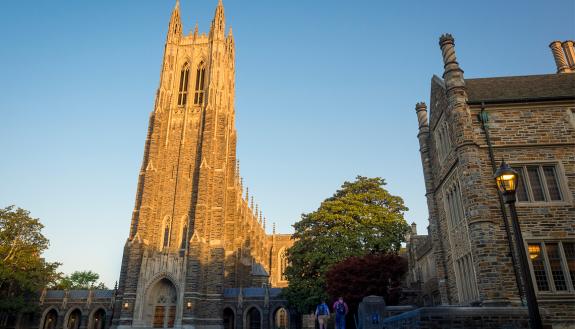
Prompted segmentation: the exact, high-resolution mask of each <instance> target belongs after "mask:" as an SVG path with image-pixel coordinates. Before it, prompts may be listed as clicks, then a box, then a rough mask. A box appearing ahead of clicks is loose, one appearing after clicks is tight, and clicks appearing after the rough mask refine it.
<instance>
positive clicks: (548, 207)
mask: <svg viewBox="0 0 575 329" xmlns="http://www.w3.org/2000/svg"><path fill="white" fill-rule="evenodd" d="M440 47H441V51H442V55H443V62H444V73H443V78H439V77H437V76H434V77H433V78H432V79H431V99H430V108H429V111H428V108H427V106H426V104H425V103H418V104H417V105H416V107H415V109H416V113H417V118H418V122H419V133H418V139H419V143H420V153H421V160H422V164H423V172H424V177H425V187H426V196H427V204H428V208H429V220H430V233H431V234H430V235H431V245H432V249H433V257H434V259H435V268H436V271H437V276H438V278H439V280H438V288H439V292H440V297H441V304H443V305H461V306H482V307H501V306H508V307H506V308H505V309H508V310H509V311H508V312H511V313H513V312H515V311H513V312H512V311H511V309H512V308H513V306H520V305H521V302H522V301H521V296H522V294H521V293H520V291H522V289H521V288H522V285H523V284H522V283H521V282H522V280H523V278H522V277H521V276H520V275H519V274H518V273H519V272H518V269H517V268H515V267H514V265H513V264H514V258H517V256H516V255H517V252H516V249H515V248H525V250H526V251H527V252H528V255H529V258H530V260H529V262H530V264H529V265H530V270H531V274H532V276H533V280H534V282H533V283H534V285H535V288H536V294H537V299H538V302H539V307H540V312H541V315H542V317H543V321H544V324H546V325H552V326H553V328H566V327H569V326H570V325H571V326H572V324H573V323H575V312H574V311H573V310H575V205H574V201H573V199H574V197H575V113H574V111H575V74H573V72H575V51H574V49H573V42H572V41H566V42H563V43H561V42H558V41H556V42H553V43H552V44H551V49H552V52H553V55H554V57H555V61H556V63H557V73H556V74H545V75H532V76H511V77H496V78H478V79H466V78H464V75H463V70H462V69H461V67H460V66H459V63H458V62H457V59H456V56H455V48H454V39H453V37H452V36H451V35H449V34H446V35H443V36H442V37H441V38H440ZM502 159H505V161H506V162H508V163H510V164H511V166H512V167H513V168H515V170H517V171H518V172H519V174H520V180H519V186H518V192H517V197H518V202H517V211H518V217H519V221H520V225H521V228H522V234H523V237H524V240H525V241H513V240H512V239H510V238H509V237H510V236H512V233H510V231H511V228H510V223H509V218H508V215H507V210H506V206H504V204H503V202H502V201H501V198H500V196H499V193H498V191H497V188H496V185H495V182H494V178H493V174H494V172H495V169H496V167H498V166H499V163H500V162H501V160H502ZM516 308H517V307H516ZM505 312H507V311H505ZM511 313H510V314H511ZM491 314H493V313H491Z"/></svg>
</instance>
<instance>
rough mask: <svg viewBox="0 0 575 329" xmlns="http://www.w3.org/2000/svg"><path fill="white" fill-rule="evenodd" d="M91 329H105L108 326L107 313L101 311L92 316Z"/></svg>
mask: <svg viewBox="0 0 575 329" xmlns="http://www.w3.org/2000/svg"><path fill="white" fill-rule="evenodd" d="M90 323H91V324H90V329H104V327H105V325H106V311H104V309H99V310H97V311H96V313H94V314H93V315H92V319H91V321H90Z"/></svg>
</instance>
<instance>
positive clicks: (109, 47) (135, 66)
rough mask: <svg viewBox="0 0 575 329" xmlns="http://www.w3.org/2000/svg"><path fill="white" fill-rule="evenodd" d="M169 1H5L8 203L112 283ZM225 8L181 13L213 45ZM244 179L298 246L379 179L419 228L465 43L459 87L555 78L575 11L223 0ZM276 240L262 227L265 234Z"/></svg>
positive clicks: (0, 36)
mask: <svg viewBox="0 0 575 329" xmlns="http://www.w3.org/2000/svg"><path fill="white" fill-rule="evenodd" d="M174 2H175V1H173V0H162V1H159V0H155V1H141V0H137V1H136V0H132V1H112V0H98V1H71V0H70V1H48V0H43V1H31V0H30V1H2V2H1V3H0V41H1V42H2V44H1V48H0V124H1V125H0V150H1V151H2V153H1V154H2V155H1V158H0V207H4V206H7V205H10V204H15V205H17V206H20V207H23V208H26V209H28V210H30V211H31V212H32V215H33V216H35V217H39V218H40V219H41V220H42V222H43V223H44V224H45V225H46V228H45V229H44V233H45V234H46V236H47V237H48V238H49V239H50V241H51V246H50V249H49V251H48V252H46V254H45V256H46V258H47V259H49V260H51V261H60V262H63V263H64V265H63V266H62V267H61V270H63V271H64V272H67V273H70V272H72V271H74V270H88V269H90V270H94V271H96V272H98V273H100V274H101V276H102V279H103V280H104V281H105V283H107V284H108V285H110V286H113V283H114V281H115V280H117V279H118V275H119V269H120V261H121V256H122V248H123V244H124V242H125V239H126V237H127V235H128V227H129V221H130V216H131V212H132V209H133V205H134V197H135V191H136V179H137V176H138V170H139V167H140V164H141V160H142V153H143V148H144V139H145V135H146V129H147V123H148V114H149V112H150V111H151V110H152V106H153V101H154V94H155V90H156V88H157V86H158V82H159V71H160V65H161V60H162V51H163V46H164V40H165V33H166V29H167V25H168V20H169V17H170V13H171V10H172V8H173V6H174ZM216 3H217V1H216V0H209V1H208V0H201V1H200V0H195V1H192V0H182V3H181V9H182V19H183V23H184V31H186V32H187V31H189V30H191V29H193V26H194V24H195V23H196V22H198V23H199V26H200V31H207V30H208V28H209V22H210V21H211V18H212V16H213V12H214V9H215V6H216ZM224 5H225V11H226V21H227V26H230V25H231V26H232V27H233V30H234V36H235V40H236V54H237V57H236V66H237V73H236V87H237V89H236V111H237V129H238V135H239V141H238V155H239V158H240V159H241V173H242V176H243V177H244V181H245V182H247V184H248V185H249V187H250V191H251V194H252V193H253V194H254V195H255V197H256V200H257V202H258V203H259V204H260V206H261V207H262V208H263V210H264V213H265V215H266V216H267V217H268V218H269V220H270V221H275V222H277V226H278V231H280V232H291V230H292V229H291V224H293V223H294V222H295V221H297V220H298V219H299V216H300V214H301V213H304V212H309V211H312V210H314V209H316V208H317V207H318V205H319V203H320V202H321V201H322V200H323V199H325V198H326V197H329V196H330V195H331V194H332V193H333V192H334V191H335V190H336V189H337V188H338V187H339V186H340V185H341V183H343V181H345V180H352V179H353V178H354V177H355V176H356V175H358V174H360V175H364V176H380V177H383V178H385V179H386V180H387V182H388V185H387V188H388V189H389V190H390V191H391V192H392V193H393V194H396V195H400V196H402V197H403V198H404V200H405V202H406V204H407V206H408V207H409V208H410V210H409V212H407V214H406V219H407V220H408V221H409V222H412V221H415V222H416V223H418V224H419V230H420V232H423V231H424V230H425V227H426V226H427V217H428V214H427V206H426V201H425V197H424V184H423V177H422V172H421V162H420V158H419V151H418V149H419V145H418V142H417V139H416V134H417V120H416V116H415V111H414V105H415V103H416V102H418V101H427V100H428V99H429V86H430V79H431V77H432V75H433V74H437V75H441V73H442V68H443V65H442V61H441V53H440V51H439V47H438V38H439V36H440V35H441V34H442V33H445V32H450V33H452V34H453V35H454V37H455V39H456V50H457V56H458V59H459V62H460V64H461V66H462V68H463V69H464V70H465V76H466V77H490V76H505V75H528V74H541V73H554V72H555V66H554V62H553V57H552V55H551V52H550V50H549V48H548V44H549V43H550V42H551V41H553V40H556V39H559V40H566V39H574V38H575V23H574V21H573V13H574V12H575V2H574V1H572V0H569V1H473V2H471V1H376V0H373V1H334V0H332V1H327V0H314V1H309V0H306V1H295V0H291V1H269V0H268V1H263V0H249V1H238V0H226V1H225V2H224ZM268 228H269V226H268Z"/></svg>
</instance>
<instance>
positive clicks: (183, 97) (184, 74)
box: [178, 63, 190, 106]
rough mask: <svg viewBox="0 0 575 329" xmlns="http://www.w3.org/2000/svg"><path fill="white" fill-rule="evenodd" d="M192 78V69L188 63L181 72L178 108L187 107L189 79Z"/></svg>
mask: <svg viewBox="0 0 575 329" xmlns="http://www.w3.org/2000/svg"><path fill="white" fill-rule="evenodd" d="M189 76H190V67H189V66H188V64H187V63H186V64H185V65H184V67H183V68H182V71H181V72H180V88H179V92H178V106H184V105H186V102H187V100H188V78H189Z"/></svg>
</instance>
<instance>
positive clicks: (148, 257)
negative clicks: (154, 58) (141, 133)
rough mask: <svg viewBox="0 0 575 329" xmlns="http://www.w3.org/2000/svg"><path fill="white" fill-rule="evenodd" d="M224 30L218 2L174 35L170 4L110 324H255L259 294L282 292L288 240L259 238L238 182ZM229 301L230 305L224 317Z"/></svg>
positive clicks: (176, 23) (230, 63)
mask: <svg viewBox="0 0 575 329" xmlns="http://www.w3.org/2000/svg"><path fill="white" fill-rule="evenodd" d="M225 29H226V26H225V17H224V7H223V4H222V2H221V1H219V2H218V5H217V7H216V10H215V15H214V18H213V20H212V23H211V27H210V31H209V33H208V34H204V33H202V34H200V33H198V28H197V27H196V28H195V30H194V31H193V32H190V33H189V34H187V35H186V34H184V33H183V32H182V31H183V27H182V22H181V19H180V7H179V2H177V3H176V6H175V8H174V10H173V12H172V15H171V18H170V22H169V25H168V33H167V39H166V43H165V49H164V58H163V62H162V69H161V73H160V84H159V88H158V90H157V94H156V101H155V106H154V110H153V111H152V113H151V114H150V119H149V128H148V133H147V138H146V142H145V150H144V158H143V161H142V167H141V170H140V173H139V181H138V186H137V193H136V202H135V207H134V211H133V215H132V220H131V225H130V233H129V236H128V239H127V241H126V244H125V247H124V255H123V259H122V267H121V273H120V281H119V285H118V292H117V295H116V299H115V305H114V310H115V311H114V318H113V322H112V326H113V327H117V328H151V327H163V328H172V327H176V328H222V327H223V326H224V325H226V326H228V327H229V326H230V324H231V323H232V324H233V326H231V328H233V327H235V328H241V327H242V325H243V324H244V323H246V321H247V322H250V321H251V322H254V323H259V325H260V326H262V324H264V323H270V322H273V320H269V321H268V318H267V315H270V316H271V315H273V313H274V312H275V311H274V310H269V309H267V310H266V307H267V308H269V307H270V305H271V304H273V301H272V300H270V298H271V299H273V298H276V299H277V298H279V297H278V293H275V295H274V293H273V292H274V291H275V290H270V289H275V288H278V287H284V286H286V285H287V281H286V280H285V277H284V276H283V275H282V273H283V268H284V267H285V265H286V263H285V256H284V253H285V250H286V248H288V247H289V246H290V245H291V243H292V241H291V239H290V236H289V235H280V234H275V228H274V233H273V234H266V230H265V227H266V219H265V218H264V216H263V214H262V211H261V209H259V207H258V206H257V205H255V206H254V202H253V197H252V198H251V200H250V199H249V195H248V191H247V189H246V191H245V193H244V188H243V186H242V185H243V184H242V179H241V178H240V174H239V161H238V160H237V158H236V143H237V133H236V128H235V107H234V98H235V44H234V37H233V35H232V30H231V28H230V29H229V31H228V32H227V33H226V31H225ZM251 288H253V289H256V290H253V289H252V290H253V291H252V290H246V289H251ZM238 289H239V290H238ZM258 289H259V290H258ZM246 291H252V295H253V296H252V297H254V296H260V297H261V298H260V302H259V304H258V305H259V306H257V307H256V308H255V309H254V310H251V309H249V307H248V306H249V305H246V308H245V309H244V308H243V305H242V302H243V300H249V298H247V296H246V295H245V293H246ZM266 296H267V297H266ZM230 298H233V303H232V304H233V305H235V306H238V307H235V306H234V307H228V308H226V309H224V308H225V305H226V303H228V304H230V303H229V300H230ZM238 299H242V300H240V301H238ZM256 299H257V298H256ZM226 300H227V302H226ZM276 301H277V300H276ZM282 303H283V304H282ZM256 304H257V303H256ZM276 304H277V305H276V306H277V307H280V306H282V305H283V306H282V307H284V310H285V302H279V301H278V303H276ZM240 306H241V307H240ZM239 308H241V309H239ZM238 312H239V313H238ZM250 317H251V318H250ZM256 318H257V319H256Z"/></svg>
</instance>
